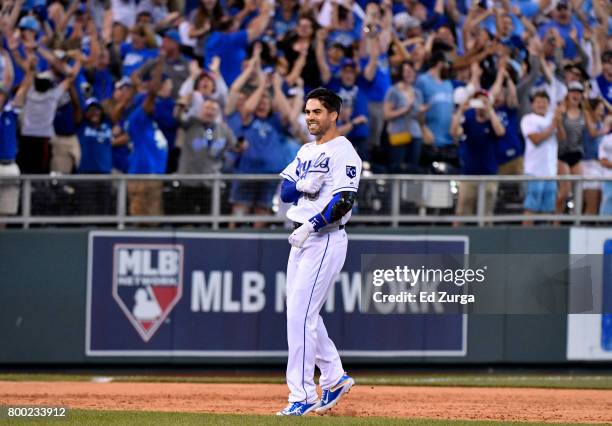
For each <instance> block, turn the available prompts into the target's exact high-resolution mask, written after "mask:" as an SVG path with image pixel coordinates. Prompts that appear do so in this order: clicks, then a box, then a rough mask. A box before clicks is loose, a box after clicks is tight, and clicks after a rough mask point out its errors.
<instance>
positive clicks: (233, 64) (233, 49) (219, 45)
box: [204, 30, 249, 87]
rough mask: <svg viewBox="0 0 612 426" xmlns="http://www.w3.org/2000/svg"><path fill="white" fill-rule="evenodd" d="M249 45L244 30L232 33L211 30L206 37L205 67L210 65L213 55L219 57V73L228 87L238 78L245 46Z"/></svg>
mask: <svg viewBox="0 0 612 426" xmlns="http://www.w3.org/2000/svg"><path fill="white" fill-rule="evenodd" d="M248 45H249V35H248V33H247V31H246V30H241V31H236V32H233V33H222V32H219V31H215V32H213V33H212V34H211V35H210V36H209V37H208V39H206V46H205V48H204V58H205V63H206V67H208V66H209V65H210V62H211V60H212V58H213V57H215V56H218V57H219V58H220V59H221V67H220V71H221V75H222V76H223V79H224V80H225V82H226V83H227V85H228V87H229V86H231V85H232V83H233V82H234V80H236V78H238V76H239V75H240V72H241V67H242V61H244V60H245V59H246V55H247V53H246V48H247V46H248Z"/></svg>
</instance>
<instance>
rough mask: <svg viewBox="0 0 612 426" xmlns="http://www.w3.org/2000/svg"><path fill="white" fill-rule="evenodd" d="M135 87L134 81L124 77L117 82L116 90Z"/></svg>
mask: <svg viewBox="0 0 612 426" xmlns="http://www.w3.org/2000/svg"><path fill="white" fill-rule="evenodd" d="M126 86H129V87H133V86H134V83H132V80H131V79H130V78H129V77H123V78H122V79H121V80H119V81H117V82H116V83H115V89H121V88H122V87H126Z"/></svg>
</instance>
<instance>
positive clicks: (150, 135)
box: [126, 95, 168, 174]
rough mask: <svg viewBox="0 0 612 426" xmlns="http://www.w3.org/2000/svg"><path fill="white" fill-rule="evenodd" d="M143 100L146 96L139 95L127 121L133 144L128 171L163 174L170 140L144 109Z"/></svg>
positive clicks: (127, 129) (131, 172)
mask: <svg viewBox="0 0 612 426" xmlns="http://www.w3.org/2000/svg"><path fill="white" fill-rule="evenodd" d="M143 101H144V96H143V95H141V96H139V99H137V100H136V102H135V105H136V107H135V108H134V110H133V111H132V112H131V113H130V115H129V116H128V118H127V121H126V132H127V133H128V135H129V137H130V142H131V144H132V153H131V154H130V159H129V166H128V173H130V174H163V173H165V171H166V161H167V160H168V141H167V140H166V138H165V136H164V134H163V133H162V131H161V130H159V127H158V126H157V123H156V122H155V120H154V119H153V117H152V116H150V115H148V114H146V113H145V111H144V109H142V103H143Z"/></svg>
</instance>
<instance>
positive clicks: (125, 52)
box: [121, 43, 159, 77]
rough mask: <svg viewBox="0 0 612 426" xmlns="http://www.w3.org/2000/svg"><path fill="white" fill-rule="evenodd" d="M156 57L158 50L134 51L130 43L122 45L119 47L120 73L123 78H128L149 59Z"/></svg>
mask: <svg viewBox="0 0 612 426" xmlns="http://www.w3.org/2000/svg"><path fill="white" fill-rule="evenodd" d="M158 56H159V49H148V48H144V49H135V48H134V46H132V44H131V43H123V44H122V45H121V58H122V68H121V72H122V73H123V76H124V77H129V76H131V75H132V73H133V72H134V71H136V70H137V69H138V68H140V67H141V66H142V65H144V63H145V62H147V61H148V60H149V59H153V58H157V57H158Z"/></svg>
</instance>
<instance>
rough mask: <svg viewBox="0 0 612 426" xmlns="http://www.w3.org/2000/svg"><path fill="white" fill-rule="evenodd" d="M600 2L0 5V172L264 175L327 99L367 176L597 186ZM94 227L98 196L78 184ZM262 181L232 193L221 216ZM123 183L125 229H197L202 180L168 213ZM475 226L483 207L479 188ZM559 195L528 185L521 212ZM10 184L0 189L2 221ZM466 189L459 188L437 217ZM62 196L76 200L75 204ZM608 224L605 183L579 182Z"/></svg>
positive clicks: (605, 97)
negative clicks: (150, 225) (190, 223)
mask: <svg viewBox="0 0 612 426" xmlns="http://www.w3.org/2000/svg"><path fill="white" fill-rule="evenodd" d="M611 11H612V4H611V3H610V2H608V1H607V0H570V1H568V0H480V1H475V0H421V1H415V0H403V1H392V0H382V1H365V0H311V1H309V0H302V1H298V0H280V1H277V2H274V1H268V0H139V1H138V0H72V1H69V0H65V1H61V0H57V1H54V0H46V1H45V0H1V8H0V38H1V43H0V113H1V115H0V175H10V176H13V175H18V174H19V173H22V174H47V173H50V172H55V173H62V174H71V173H89V174H92V173H94V174H110V173H125V174H136V175H138V174H172V173H180V174H202V173H218V172H224V173H236V174H240V173H277V172H279V171H280V170H282V169H283V168H284V166H285V165H286V164H287V163H288V162H289V161H290V160H291V159H292V158H293V157H294V155H295V153H296V152H297V150H298V149H299V147H300V145H301V144H303V143H306V142H308V141H309V140H310V136H309V135H308V132H307V131H306V129H305V125H304V120H303V115H302V114H303V113H302V108H303V99H304V96H305V94H306V93H308V91H310V90H312V89H314V88H316V87H319V86H324V87H328V88H330V89H332V90H334V91H336V92H337V93H338V94H339V95H340V96H341V98H342V100H343V109H342V113H341V115H340V117H339V123H338V124H339V128H340V131H341V132H342V133H343V134H344V135H346V136H347V137H348V138H349V139H350V140H351V141H352V143H353V144H354V145H355V147H356V149H357V151H358V153H359V155H360V157H361V158H362V159H363V160H364V162H365V168H366V169H368V168H369V169H370V170H371V171H373V172H389V173H431V172H433V170H432V164H434V163H436V164H440V163H444V164H446V165H447V167H448V169H447V170H448V171H449V172H451V173H457V174H466V175H496V174H523V173H524V174H526V175H531V176H538V177H542V178H545V177H551V176H556V175H563V174H574V175H584V176H588V177H595V178H596V177H601V176H612V139H611V136H610V131H611V128H612V119H611V117H612V116H611V114H610V113H611V111H612V109H611V103H612V38H611V37H610V34H611V31H612V28H611V23H612V18H611V13H610V12H611ZM80 185H84V186H85V187H83V188H78V187H77V194H80V197H81V198H80V200H81V202H82V206H83V208H84V209H86V208H87V207H86V206H88V205H90V206H91V205H93V204H94V202H93V201H94V200H96V203H97V206H96V209H97V211H98V212H100V209H102V210H103V212H110V209H111V198H112V196H111V193H112V186H111V185H109V184H107V183H87V182H85V183H81V184H80ZM276 188H277V183H276V182H252V181H240V180H237V181H234V182H233V183H232V186H231V190H230V193H229V201H230V203H231V209H232V212H233V214H236V215H240V214H249V213H255V214H260V213H266V212H269V211H270V209H271V206H272V199H273V197H274V194H275V191H276ZM162 190H163V188H162V184H161V183H160V182H159V181H151V180H142V181H130V182H129V186H128V195H129V212H130V214H133V215H162V214H163V213H164V212H166V213H169V212H180V213H189V214H201V213H209V212H210V204H209V203H207V202H205V200H206V199H207V198H208V197H209V196H210V193H211V188H210V186H209V185H208V183H206V182H199V181H190V182H184V183H183V184H182V185H181V186H180V188H178V189H177V191H176V192H177V194H178V195H177V196H176V197H175V198H174V201H175V202H172V203H171V205H168V204H169V203H168V202H167V200H166V205H164V199H163V198H162ZM485 192H486V203H485V206H486V212H487V213H492V212H493V209H494V206H495V201H496V196H497V192H498V188H497V185H496V184H495V183H487V185H486V191H485ZM570 192H571V186H570V185H569V184H568V183H564V184H561V185H557V184H556V183H555V182H554V181H546V180H542V181H532V182H529V183H528V185H527V186H526V189H525V198H524V208H525V211H526V212H530V213H553V212H558V213H561V212H563V211H565V209H566V205H567V199H568V197H569V195H570ZM18 193H19V189H18V187H15V186H14V185H10V184H8V185H6V184H5V185H3V186H2V187H0V214H5V215H6V214H15V213H16V212H17V209H18ZM476 195H477V186H476V185H475V184H473V183H469V182H462V183H461V184H460V186H459V199H458V203H457V213H458V214H461V215H469V214H473V213H474V212H475V205H476ZM77 198H78V197H77ZM584 212H585V213H587V214H598V213H601V214H612V182H609V183H604V184H600V183H598V182H590V183H588V184H585V185H584Z"/></svg>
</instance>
